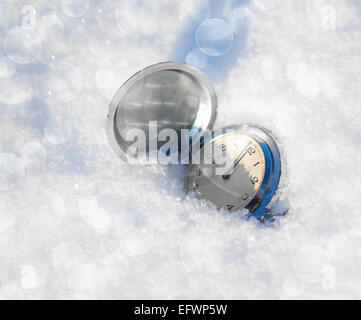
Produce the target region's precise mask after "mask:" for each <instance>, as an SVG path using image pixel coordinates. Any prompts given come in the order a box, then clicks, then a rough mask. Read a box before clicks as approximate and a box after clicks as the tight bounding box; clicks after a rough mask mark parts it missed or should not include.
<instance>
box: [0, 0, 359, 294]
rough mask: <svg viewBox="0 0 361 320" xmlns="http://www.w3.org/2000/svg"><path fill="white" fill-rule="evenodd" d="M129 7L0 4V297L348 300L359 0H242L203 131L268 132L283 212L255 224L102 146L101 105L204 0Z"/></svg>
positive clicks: (170, 170) (354, 252) (173, 37)
mask: <svg viewBox="0 0 361 320" xmlns="http://www.w3.org/2000/svg"><path fill="white" fill-rule="evenodd" d="M224 2H225V5H227V3H229V2H231V1H224ZM134 3H141V2H137V1H128V0H122V1H120V2H118V1H110V0H105V1H97V0H87V1H79V0H66V1H65V0H63V1H61V0H57V1H51V2H50V1H45V0H31V1H23V0H15V1H4V0H1V1H0V45H1V48H2V50H0V130H1V131H0V133H1V134H0V299H83V298H84V299H177V298H187V299H193V298H197V299H211V298H212V299H292V298H299V299H303V298H309V299H325V298H331V299H334V298H342V299H360V298H361V274H360V272H359V270H360V269H361V210H360V205H359V203H358V201H360V199H361V194H360V193H361V166H360V163H361V106H360V101H361V2H360V1H358V0H354V1H351V0H311V1H304V0H279V1H266V0H253V1H250V2H247V1H245V2H244V4H243V8H242V10H241V11H242V12H243V14H245V12H246V13H247V14H246V15H247V17H246V18H247V21H248V22H249V30H248V32H247V39H246V44H245V47H244V48H243V51H242V53H241V54H240V55H239V58H238V60H237V62H236V63H235V64H234V65H233V67H232V70H231V71H230V73H229V74H228V75H225V76H224V79H223V82H222V84H221V85H217V91H218V97H219V109H218V118H217V121H216V125H215V126H216V127H218V128H219V127H225V126H227V125H232V124H242V123H249V122H250V123H256V124H258V125H261V126H264V127H265V128H268V129H269V130H271V131H272V133H273V134H274V135H275V136H276V138H277V141H278V143H279V146H280V149H281V152H282V155H283V160H284V161H283V180H282V184H281V186H280V189H279V192H278V201H279V202H280V203H281V204H283V205H285V206H287V207H289V213H288V215H287V216H285V217H282V218H278V219H277V221H276V223H275V224H274V225H273V226H271V227H269V226H264V225H261V224H259V223H257V222H256V221H253V220H250V221H249V220H245V219H243V218H241V217H240V216H239V215H237V214H229V213H226V212H223V211H217V210H216V209H215V208H214V207H213V206H212V205H210V204H208V203H206V202H203V201H200V200H198V199H196V198H194V197H193V196H192V195H191V194H188V195H186V193H185V191H184V189H183V175H184V171H185V168H184V167H181V166H161V165H152V166H140V165H138V166H136V165H130V164H128V163H125V162H122V161H121V160H120V159H119V158H117V156H116V155H115V153H113V151H112V150H111V149H110V147H109V146H108V141H107V138H106V135H105V118H106V115H107V111H108V102H109V99H110V98H111V97H112V95H113V94H114V93H115V91H116V90H117V89H118V88H119V87H120V85H121V84H122V83H123V82H124V81H125V80H126V79H128V78H129V77H130V76H131V75H132V74H133V73H135V72H136V71H138V70H140V69H141V68H144V67H146V66H148V65H151V64H153V63H157V62H161V61H167V60H169V57H170V54H171V51H172V50H173V48H175V47H177V41H178V39H179V38H180V37H181V34H182V31H183V30H184V29H185V28H186V25H187V23H188V22H189V21H192V19H193V20H194V17H195V16H196V15H197V8H199V7H202V8H204V5H205V4H204V2H203V0H196V1H194V0H191V1H190V0H189V1H185V0H171V1H169V0H152V1H146V2H144V4H143V5H142V4H139V5H138V7H136V8H135V7H134ZM238 12H240V11H238ZM210 14H211V15H212V14H213V13H212V12H211V13H210ZM219 14H220V13H218V17H219ZM206 18H208V17H207V16H206V17H205V19H206ZM232 21H233V20H232ZM233 22H234V21H233ZM233 22H232V23H231V25H232V27H233V26H234V24H233ZM237 31H239V30H237ZM192 50H194V48H190V50H189V52H192ZM194 52H195V51H193V53H192V56H189V55H188V58H189V61H198V60H199V61H201V62H202V66H205V64H207V63H212V60H210V59H208V60H207V59H203V58H204V57H201V59H200V58H199V57H198V56H193V55H194V54H199V52H198V53H197V52H196V53H194ZM190 57H192V59H190ZM184 58H186V57H184Z"/></svg>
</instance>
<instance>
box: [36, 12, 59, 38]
mask: <svg viewBox="0 0 361 320" xmlns="http://www.w3.org/2000/svg"><path fill="white" fill-rule="evenodd" d="M37 31H38V34H39V36H40V37H41V38H42V40H46V39H48V38H54V37H59V36H62V35H63V34H64V23H63V21H62V20H61V19H60V18H59V17H58V16H56V15H55V14H49V15H45V16H43V17H41V20H40V23H39V25H38V28H37Z"/></svg>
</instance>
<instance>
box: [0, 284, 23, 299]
mask: <svg viewBox="0 0 361 320" xmlns="http://www.w3.org/2000/svg"><path fill="white" fill-rule="evenodd" d="M23 299H24V293H23V291H22V290H21V289H20V288H19V287H18V286H16V285H13V284H7V285H4V286H1V287H0V300H23Z"/></svg>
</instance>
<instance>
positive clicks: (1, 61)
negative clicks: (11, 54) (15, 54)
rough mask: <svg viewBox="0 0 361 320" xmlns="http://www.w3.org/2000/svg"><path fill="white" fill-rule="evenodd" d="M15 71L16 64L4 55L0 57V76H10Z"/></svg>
mask: <svg viewBox="0 0 361 320" xmlns="http://www.w3.org/2000/svg"><path fill="white" fill-rule="evenodd" d="M15 71H16V64H15V63H14V62H12V61H10V60H9V59H8V58H6V57H1V58H0V78H10V77H11V76H12V75H13V74H14V73H15Z"/></svg>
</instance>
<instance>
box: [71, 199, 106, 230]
mask: <svg viewBox="0 0 361 320" xmlns="http://www.w3.org/2000/svg"><path fill="white" fill-rule="evenodd" d="M78 209H79V213H80V216H81V217H82V218H83V220H84V221H85V222H86V223H87V224H88V225H89V226H90V227H91V228H93V229H94V230H95V231H97V232H99V233H104V232H107V231H108V230H109V229H110V228H111V226H112V220H111V217H110V215H109V213H108V212H107V211H106V210H105V209H104V208H103V207H102V206H100V205H99V202H98V199H97V198H96V197H92V196H87V197H83V198H81V199H79V200H78Z"/></svg>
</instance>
